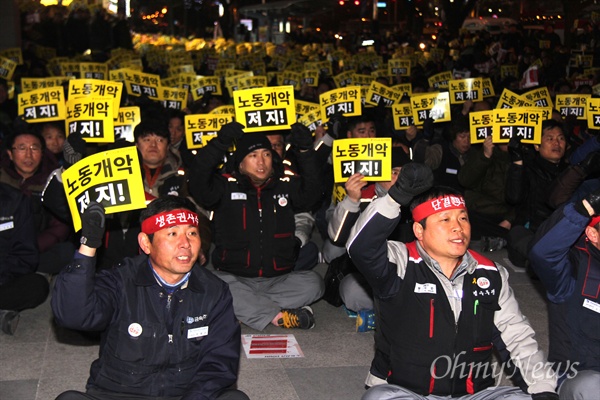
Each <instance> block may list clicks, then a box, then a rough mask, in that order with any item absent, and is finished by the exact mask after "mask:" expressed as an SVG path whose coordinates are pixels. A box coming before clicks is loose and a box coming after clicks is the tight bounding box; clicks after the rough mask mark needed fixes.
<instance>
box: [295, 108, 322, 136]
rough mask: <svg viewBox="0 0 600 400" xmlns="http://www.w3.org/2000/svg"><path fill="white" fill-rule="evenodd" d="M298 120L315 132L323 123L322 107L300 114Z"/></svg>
mask: <svg viewBox="0 0 600 400" xmlns="http://www.w3.org/2000/svg"><path fill="white" fill-rule="evenodd" d="M298 122H299V123H301V124H302V125H304V126H306V127H307V128H308V129H309V130H310V131H311V132H314V131H315V130H316V129H317V127H318V126H320V125H321V124H322V123H323V120H322V118H321V109H320V108H318V109H315V110H312V111H310V112H308V113H306V114H304V115H302V116H300V117H299V118H298Z"/></svg>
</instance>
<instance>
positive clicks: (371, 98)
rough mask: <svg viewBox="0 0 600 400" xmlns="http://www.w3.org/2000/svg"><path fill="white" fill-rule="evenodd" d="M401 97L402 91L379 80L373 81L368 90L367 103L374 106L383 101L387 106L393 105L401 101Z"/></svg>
mask: <svg viewBox="0 0 600 400" xmlns="http://www.w3.org/2000/svg"><path fill="white" fill-rule="evenodd" d="M401 98H402V93H401V92H398V91H396V90H395V89H393V88H391V87H388V86H386V85H384V84H381V83H379V82H377V81H373V82H371V85H370V86H369V90H367V94H366V96H365V103H366V104H370V105H373V106H376V105H378V104H380V103H383V104H384V105H385V106H386V107H391V106H392V105H393V104H395V103H398V102H400V99H401Z"/></svg>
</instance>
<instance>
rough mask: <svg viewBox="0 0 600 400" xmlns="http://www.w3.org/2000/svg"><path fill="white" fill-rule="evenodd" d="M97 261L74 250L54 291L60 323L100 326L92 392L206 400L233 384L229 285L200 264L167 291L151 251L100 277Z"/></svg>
mask: <svg viewBox="0 0 600 400" xmlns="http://www.w3.org/2000/svg"><path fill="white" fill-rule="evenodd" d="M95 263H96V262H95V258H92V257H86V256H83V255H81V254H77V255H76V257H75V258H74V260H73V261H72V262H71V264H70V265H68V266H67V267H66V268H65V269H64V270H63V271H62V272H61V273H60V274H59V276H58V277H57V279H56V283H55V286H54V294H53V296H52V310H53V312H54V315H55V318H56V321H57V322H58V323H59V324H60V325H62V326H65V327H68V328H71V329H79V330H86V331H103V333H102V341H101V344H100V356H99V358H98V359H97V360H95V361H94V362H93V363H92V367H91V369H90V377H89V379H88V383H87V388H88V389H89V388H96V389H101V390H105V391H110V392H118V393H123V394H137V395H144V396H151V397H170V396H172V397H175V396H182V397H181V398H182V400H183V399H185V400H191V399H194V400H196V399H198V400H200V399H201V400H205V399H215V398H216V397H217V396H218V394H219V392H220V391H221V390H223V389H225V388H228V387H229V386H231V385H233V384H234V383H235V381H236V379H237V373H238V368H239V357H240V341H241V336H240V324H239V323H238V321H237V319H236V317H235V314H234V312H233V302H232V297H231V293H230V292H229V289H228V287H227V284H225V283H224V282H223V281H222V280H220V279H219V278H217V277H216V276H214V275H213V274H212V273H210V272H209V271H207V270H206V269H204V268H202V267H200V266H199V265H198V264H196V265H195V266H194V268H193V269H192V273H191V275H190V277H189V281H188V282H187V285H184V287H183V288H182V289H179V290H176V291H175V292H174V293H173V294H172V295H168V294H167V293H166V291H165V290H164V289H163V288H162V286H160V285H159V284H158V282H157V281H156V278H155V277H154V275H153V272H152V269H151V267H150V264H149V260H148V256H146V255H141V256H138V257H135V258H126V259H124V260H123V262H122V264H121V265H120V266H119V267H118V268H114V269H111V270H103V271H101V272H100V273H99V274H97V275H95Z"/></svg>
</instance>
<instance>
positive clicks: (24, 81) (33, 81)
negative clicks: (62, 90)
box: [21, 76, 73, 93]
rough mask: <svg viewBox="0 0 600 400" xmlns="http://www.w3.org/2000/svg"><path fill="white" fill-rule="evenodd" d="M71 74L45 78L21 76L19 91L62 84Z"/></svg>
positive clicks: (70, 77) (29, 90)
mask: <svg viewBox="0 0 600 400" xmlns="http://www.w3.org/2000/svg"><path fill="white" fill-rule="evenodd" d="M72 78H73V77H72V76H50V77H47V78H21V91H22V92H23V93H25V92H31V91H32V90H37V89H44V88H50V87H56V86H62V84H63V83H64V82H66V81H68V80H69V79H72Z"/></svg>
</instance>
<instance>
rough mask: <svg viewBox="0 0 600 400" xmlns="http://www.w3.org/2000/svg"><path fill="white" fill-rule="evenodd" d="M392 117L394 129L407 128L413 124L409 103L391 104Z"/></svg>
mask: <svg viewBox="0 0 600 400" xmlns="http://www.w3.org/2000/svg"><path fill="white" fill-rule="evenodd" d="M392 117H393V118H394V129H396V130H403V129H408V128H409V127H410V126H412V125H414V124H415V119H414V118H413V112H412V107H411V106H410V103H398V104H394V105H393V106H392Z"/></svg>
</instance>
